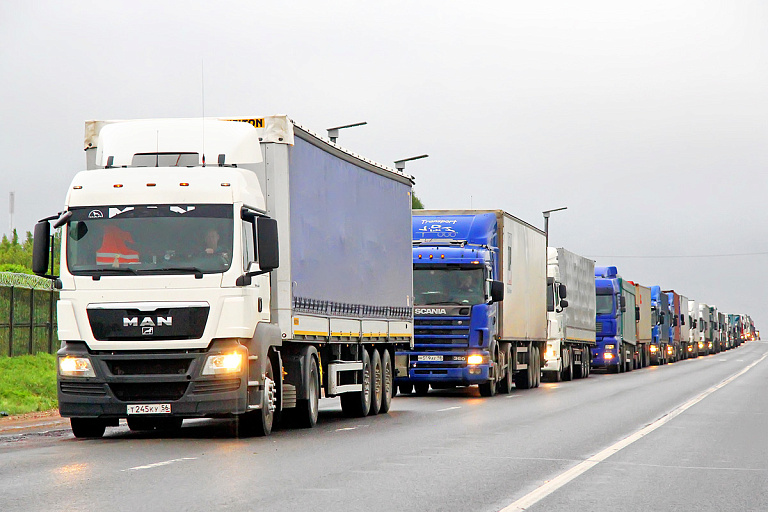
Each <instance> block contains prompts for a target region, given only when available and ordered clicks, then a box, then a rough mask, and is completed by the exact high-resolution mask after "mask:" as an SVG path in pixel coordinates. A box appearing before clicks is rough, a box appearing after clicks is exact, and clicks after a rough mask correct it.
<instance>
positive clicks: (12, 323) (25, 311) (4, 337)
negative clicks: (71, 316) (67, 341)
mask: <svg viewBox="0 0 768 512" xmlns="http://www.w3.org/2000/svg"><path fill="white" fill-rule="evenodd" d="M52 284H53V282H52V281H50V280H49V279H45V278H42V277H37V276H30V275H26V274H14V273H11V272H0V355H3V356H6V355H7V356H20V355H25V354H36V353H37V352H48V353H53V352H55V351H56V350H58V348H59V340H58V338H57V336H56V300H57V298H58V292H57V291H56V290H54V289H53V286H52Z"/></svg>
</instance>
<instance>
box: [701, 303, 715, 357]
mask: <svg viewBox="0 0 768 512" xmlns="http://www.w3.org/2000/svg"><path fill="white" fill-rule="evenodd" d="M710 309H711V308H710V307H709V305H707V304H705V303H703V302H700V303H699V338H700V340H701V345H699V355H707V354H714V353H715V344H714V343H713V342H712V318H711V314H710Z"/></svg>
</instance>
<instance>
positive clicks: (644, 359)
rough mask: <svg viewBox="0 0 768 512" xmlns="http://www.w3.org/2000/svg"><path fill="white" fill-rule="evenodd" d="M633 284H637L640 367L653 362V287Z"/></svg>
mask: <svg viewBox="0 0 768 512" xmlns="http://www.w3.org/2000/svg"><path fill="white" fill-rule="evenodd" d="M630 283H631V281H630ZM631 284H634V286H635V301H636V303H637V305H636V308H637V316H638V319H637V353H638V358H639V367H640V368H645V367H646V366H649V365H650V364H651V348H650V347H651V340H652V339H653V332H652V327H653V324H652V321H653V315H652V309H651V289H650V288H648V287H647V286H643V285H641V284H638V283H631Z"/></svg>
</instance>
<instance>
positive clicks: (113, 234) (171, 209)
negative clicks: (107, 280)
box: [66, 204, 234, 275]
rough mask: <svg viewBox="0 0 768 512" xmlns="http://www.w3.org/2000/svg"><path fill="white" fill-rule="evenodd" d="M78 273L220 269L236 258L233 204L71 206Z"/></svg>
mask: <svg viewBox="0 0 768 512" xmlns="http://www.w3.org/2000/svg"><path fill="white" fill-rule="evenodd" d="M71 211H72V216H71V217H70V219H69V223H68V226H67V242H66V245H67V251H66V258H67V268H68V269H69V271H70V272H71V273H72V274H74V275H96V274H101V273H104V274H109V273H120V275H123V274H125V275H138V274H145V273H146V274H153V273H158V274H161V273H162V274H184V273H216V272H224V271H226V270H227V269H229V267H230V265H231V262H232V234H233V225H234V222H233V214H232V212H233V207H232V205H224V204H196V205H191V204H177V205H169V204H165V205H161V204H159V205H121V206H89V207H84V208H72V209H71Z"/></svg>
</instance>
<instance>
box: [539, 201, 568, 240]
mask: <svg viewBox="0 0 768 512" xmlns="http://www.w3.org/2000/svg"><path fill="white" fill-rule="evenodd" d="M567 209H568V207H567V206H563V207H562V208H555V209H553V210H545V211H543V212H541V213H542V214H544V240H545V243H546V247H549V214H550V213H552V212H559V211H560V210H567Z"/></svg>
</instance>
